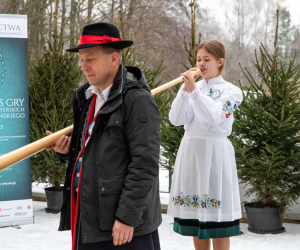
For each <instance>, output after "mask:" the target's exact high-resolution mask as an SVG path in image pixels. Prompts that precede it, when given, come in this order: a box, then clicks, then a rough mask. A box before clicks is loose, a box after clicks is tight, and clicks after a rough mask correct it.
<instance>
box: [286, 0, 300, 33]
mask: <svg viewBox="0 0 300 250" xmlns="http://www.w3.org/2000/svg"><path fill="white" fill-rule="evenodd" d="M283 6H287V7H288V8H287V10H289V11H290V14H291V21H292V23H293V24H294V25H295V26H298V28H299V26H300V0H286V1H285V3H284V5H283Z"/></svg>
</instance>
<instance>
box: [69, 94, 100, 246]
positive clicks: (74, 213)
mask: <svg viewBox="0 0 300 250" xmlns="http://www.w3.org/2000/svg"><path fill="white" fill-rule="evenodd" d="M96 99H97V96H96V95H94V96H93V100H92V104H91V107H90V110H89V114H88V120H87V124H86V128H85V132H84V140H83V143H82V147H81V151H80V153H79V156H78V157H77V159H76V162H75V165H74V170H73V174H72V181H71V234H72V249H74V250H75V240H76V229H77V228H76V227H77V220H78V210H79V197H80V181H81V170H82V162H81V166H80V171H79V182H78V190H77V197H76V196H75V189H74V183H75V172H76V165H77V163H78V160H79V158H80V157H82V155H83V152H84V150H85V142H86V140H87V139H88V138H89V137H90V134H89V133H88V130H89V126H90V124H91V123H92V122H95V120H96V118H97V116H98V113H99V111H100V109H101V108H100V109H99V111H98V112H97V114H96V115H95V117H94V119H93V115H94V110H95V105H96ZM103 105H104V103H103ZM103 105H102V107H103Z"/></svg>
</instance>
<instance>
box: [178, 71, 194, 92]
mask: <svg viewBox="0 0 300 250" xmlns="http://www.w3.org/2000/svg"><path fill="white" fill-rule="evenodd" d="M192 70H196V69H192ZM181 76H183V79H184V87H183V91H187V92H189V93H191V92H192V91H193V90H194V89H195V88H196V84H195V77H194V76H193V75H192V73H191V71H186V72H184V73H182V74H181Z"/></svg>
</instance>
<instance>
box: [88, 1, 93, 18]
mask: <svg viewBox="0 0 300 250" xmlns="http://www.w3.org/2000/svg"><path fill="white" fill-rule="evenodd" d="M92 10H93V0H88V23H92Z"/></svg>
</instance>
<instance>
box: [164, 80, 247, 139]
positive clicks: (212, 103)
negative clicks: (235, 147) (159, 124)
mask: <svg viewBox="0 0 300 250" xmlns="http://www.w3.org/2000/svg"><path fill="white" fill-rule="evenodd" d="M183 86H184V84H183V85H182V86H181V88H180V90H179V92H178V94H177V96H176V98H175V99H174V101H173V103H172V106H171V110H170V113H169V118H170V121H171V123H172V124H173V125H175V126H180V125H184V129H185V131H204V132H218V133H222V134H226V135H227V136H229V135H230V134H231V131H232V124H233V120H234V117H233V112H234V111H235V110H236V109H237V108H238V106H239V105H240V104H241V102H242V100H243V94H242V91H241V90H240V88H238V87H236V86H235V85H233V84H231V83H229V82H227V81H225V80H224V79H223V77H222V76H219V77H216V78H213V79H210V80H209V81H208V83H207V82H206V80H205V79H203V80H201V81H199V82H196V89H195V90H194V91H193V92H191V93H188V92H186V91H183Z"/></svg>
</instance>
